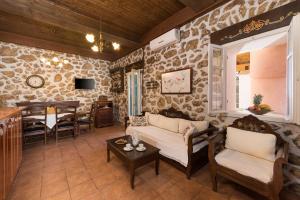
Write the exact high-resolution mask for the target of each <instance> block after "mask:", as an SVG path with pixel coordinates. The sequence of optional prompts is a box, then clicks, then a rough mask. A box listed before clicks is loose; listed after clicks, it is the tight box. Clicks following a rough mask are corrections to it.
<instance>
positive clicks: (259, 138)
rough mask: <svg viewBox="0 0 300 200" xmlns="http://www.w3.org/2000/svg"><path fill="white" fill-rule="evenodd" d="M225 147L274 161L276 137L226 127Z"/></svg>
mask: <svg viewBox="0 0 300 200" xmlns="http://www.w3.org/2000/svg"><path fill="white" fill-rule="evenodd" d="M225 147H226V148H228V149H232V150H236V151H239V152H242V153H246V154H249V155H252V156H256V157H258V158H262V159H266V160H269V161H274V160H275V147H276V136H275V135H273V134H262V133H257V132H252V131H245V130H241V129H237V128H233V127H228V128H227V135H226V143H225Z"/></svg>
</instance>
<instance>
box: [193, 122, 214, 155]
mask: <svg viewBox="0 0 300 200" xmlns="http://www.w3.org/2000/svg"><path fill="white" fill-rule="evenodd" d="M217 130H218V129H217V128H216V127H214V126H210V127H209V128H207V129H205V130H203V131H200V132H195V133H193V134H191V135H190V136H189V138H188V154H189V155H191V154H192V153H193V146H194V145H196V144H199V143H201V142H203V141H204V140H207V139H208V138H209V136H211V135H213V133H214V132H215V131H217ZM195 138H198V139H199V140H197V141H193V140H194V139H195Z"/></svg>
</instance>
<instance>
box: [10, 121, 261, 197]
mask: <svg viewBox="0 0 300 200" xmlns="http://www.w3.org/2000/svg"><path fill="white" fill-rule="evenodd" d="M121 135H124V130H123V129H122V127H119V126H114V127H108V128H102V129H96V130H94V131H93V132H92V133H87V134H82V135H80V136H79V137H77V138H76V139H73V138H69V139H62V140H60V141H59V144H57V145H56V144H55V143H54V142H53V143H51V142H50V143H49V144H47V145H43V144H39V145H36V146H32V147H27V148H26V149H25V150H24V154H23V155H24V157H23V163H22V166H21V168H20V171H19V173H18V176H17V178H16V180H15V183H14V186H13V189H12V192H11V194H10V198H9V199H11V200H40V199H42V200H44V199H47V200H48V199H49V200H50V199H51V200H69V199H72V200H94V199H95V200H100V199H109V200H114V199H122V200H123V199H124V200H126V199H143V200H148V199H158V200H160V199H166V200H177V199H184V200H186V199H195V200H218V199H230V200H238V199H245V200H251V199H264V198H262V197H261V196H258V195H256V194H253V193H252V192H250V191H248V190H245V189H244V188H242V187H240V186H238V185H236V184H234V183H232V182H229V181H226V180H221V181H220V184H219V192H218V193H215V192H213V191H212V190H211V183H210V177H209V171H208V167H207V166H205V167H204V168H203V169H201V170H200V171H198V173H197V174H195V175H194V176H193V177H192V179H191V180H187V179H186V177H185V175H184V174H183V173H182V172H180V171H178V170H177V169H175V168H173V167H172V166H170V165H168V164H166V163H164V162H163V161H161V165H160V175H159V176H156V175H155V172H154V165H153V164H149V165H146V166H145V167H142V168H140V169H139V170H138V171H137V175H136V180H135V190H131V188H130V185H129V175H128V173H127V170H126V167H125V166H124V165H123V164H122V162H120V161H119V160H118V159H117V158H116V157H115V156H114V155H113V154H112V159H111V162H110V163H107V162H106V142H105V141H106V139H109V138H113V137H116V136H121Z"/></svg>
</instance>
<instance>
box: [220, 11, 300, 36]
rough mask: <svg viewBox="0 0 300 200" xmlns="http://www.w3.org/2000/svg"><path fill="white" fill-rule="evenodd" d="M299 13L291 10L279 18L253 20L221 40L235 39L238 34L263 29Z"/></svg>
mask: <svg viewBox="0 0 300 200" xmlns="http://www.w3.org/2000/svg"><path fill="white" fill-rule="evenodd" d="M297 13H298V12H293V11H291V12H289V13H288V14H286V16H280V17H279V18H278V19H277V20H270V19H266V20H252V21H251V22H250V23H249V24H246V25H245V26H244V27H243V28H242V29H239V31H238V33H237V34H235V35H226V36H224V37H222V38H221V39H220V40H221V41H224V40H226V39H234V38H236V37H237V36H239V35H242V34H249V33H251V32H254V31H259V30H260V29H262V28H263V27H265V26H269V25H274V24H277V23H281V22H283V21H284V20H285V19H287V18H288V17H291V16H296V15H297Z"/></svg>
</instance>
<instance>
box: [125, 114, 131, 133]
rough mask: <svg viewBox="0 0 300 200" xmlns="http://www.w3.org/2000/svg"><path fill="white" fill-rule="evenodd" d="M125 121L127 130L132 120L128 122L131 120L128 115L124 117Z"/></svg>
mask: <svg viewBox="0 0 300 200" xmlns="http://www.w3.org/2000/svg"><path fill="white" fill-rule="evenodd" d="M124 121H125V130H126V129H127V127H128V126H129V124H130V122H128V121H129V117H128V116H126V117H124Z"/></svg>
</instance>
